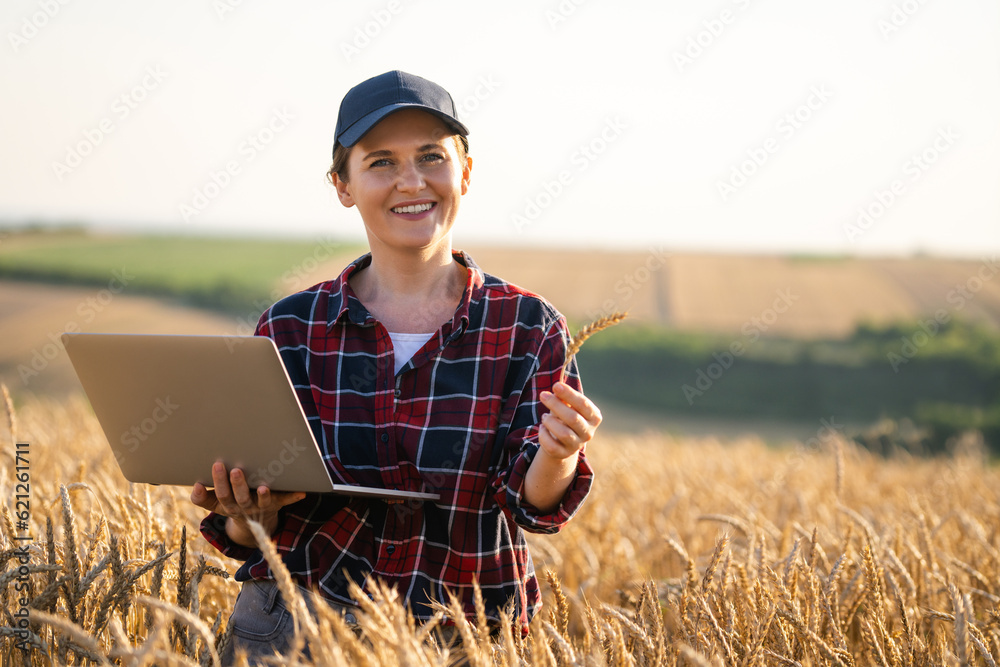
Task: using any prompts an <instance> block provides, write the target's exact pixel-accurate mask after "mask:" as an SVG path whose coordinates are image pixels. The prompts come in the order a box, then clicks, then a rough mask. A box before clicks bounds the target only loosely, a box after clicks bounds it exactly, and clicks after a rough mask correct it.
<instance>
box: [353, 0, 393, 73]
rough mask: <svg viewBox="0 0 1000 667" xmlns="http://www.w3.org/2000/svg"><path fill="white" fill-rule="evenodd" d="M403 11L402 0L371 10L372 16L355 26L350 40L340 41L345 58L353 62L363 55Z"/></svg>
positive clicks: (390, 1) (391, 0)
mask: <svg viewBox="0 0 1000 667" xmlns="http://www.w3.org/2000/svg"><path fill="white" fill-rule="evenodd" d="M402 11H403V2H402V0H389V2H387V3H386V4H385V7H383V8H381V9H375V10H373V11H372V12H371V17H370V18H369V19H368V20H367V21H365V22H364V23H363V24H362V25H356V26H354V35H353V36H352V38H351V40H350V41H349V42H345V41H342V42H340V52H341V54H343V56H344V60H346V61H347V62H351V61H352V60H354V59H355V58H357V57H358V56H360V55H361V52H362V51H364V50H365V49H367V48H368V47H369V46H370V45H371V43H372V42H373V41H374V40H376V39H378V37H379V35H381V34H382V31H383V30H385V29H386V28H387V27H389V24H390V23H392V20H393V19H394V18H395V17H396V16H398V15H399V13H400V12H402Z"/></svg>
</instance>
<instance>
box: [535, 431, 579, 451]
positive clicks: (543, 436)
mask: <svg viewBox="0 0 1000 667" xmlns="http://www.w3.org/2000/svg"><path fill="white" fill-rule="evenodd" d="M538 446H539V447H541V448H542V449H544V450H545V451H546V452H548V453H549V454H550V455H552V456H554V457H556V458H560V459H564V458H566V457H568V456H570V455H572V454H573V452H575V451H577V450H578V449H579V448H578V447H567V446H566V445H564V444H563V443H562V442H561V441H560V440H559V439H558V438H557V437H556V436H555V435H553V434H552V431H550V430H549V429H548V428H546V426H545V425H544V424H542V425H541V426H539V427H538Z"/></svg>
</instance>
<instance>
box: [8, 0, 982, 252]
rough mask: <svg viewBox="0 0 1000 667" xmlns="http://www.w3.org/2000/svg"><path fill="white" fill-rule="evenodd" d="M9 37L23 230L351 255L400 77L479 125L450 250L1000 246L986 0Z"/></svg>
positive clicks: (11, 156)
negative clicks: (91, 227) (382, 107)
mask: <svg viewBox="0 0 1000 667" xmlns="http://www.w3.org/2000/svg"><path fill="white" fill-rule="evenodd" d="M0 28H2V33H3V43H2V44H0V90H2V91H3V97H4V101H3V104H2V105H0V119H2V121H3V122H2V129H0V150H2V155H3V157H4V159H3V160H2V161H0V183H2V184H3V185H2V187H0V220H4V221H8V222H11V221H12V222H23V221H25V220H43V221H49V222H59V221H74V220H76V221H83V222H89V223H98V224H102V225H105V226H112V227H116V228H124V229H135V230H139V229H146V228H156V229H169V230H172V231H178V232H185V233H187V232H190V233H227V234H229V233H236V234H243V233H248V234H267V235H295V236H300V237H307V238H308V237H317V236H329V235H333V236H342V237H345V238H353V239H362V238H363V235H362V225H361V221H360V218H359V217H358V215H357V212H356V211H354V210H347V209H344V208H342V207H341V206H340V204H339V203H338V202H337V200H336V198H335V197H334V194H333V189H332V187H331V186H329V185H328V184H327V183H326V182H325V180H324V174H325V171H326V169H327V168H328V166H329V161H330V148H331V143H332V140H333V131H334V125H335V122H336V114H337V108H338V106H339V103H340V99H341V98H342V97H343V95H344V93H345V92H346V91H347V90H348V88H350V87H351V86H352V85H354V84H356V83H358V82H360V81H362V80H363V79H366V78H368V77H370V76H374V75H376V74H379V73H381V72H384V71H387V70H390V69H402V70H405V71H408V72H412V73H414V74H419V75H421V76H424V77H426V78H429V79H432V80H434V81H436V82H438V83H440V84H441V85H443V86H444V87H445V88H447V89H448V90H449V91H450V92H451V93H452V95H453V97H454V98H455V100H456V102H457V103H458V104H459V107H460V115H461V117H462V119H463V120H464V121H465V123H466V125H468V126H469V128H470V130H471V134H470V137H469V139H470V142H471V146H472V155H473V158H474V160H475V164H474V168H473V175H472V188H471V191H470V193H469V194H468V195H467V196H466V197H465V200H464V201H463V204H462V211H461V213H460V215H459V220H458V226H457V229H456V233H455V241H456V245H457V246H459V247H460V246H461V245H462V243H463V242H469V243H483V242H494V243H499V244H503V245H518V244H530V245H552V244H559V245H576V246H589V247H625V246H632V247H640V248H641V247H658V248H667V249H670V250H681V251H683V250H698V251H702V250H704V251H723V252H734V251H747V252H768V253H770V252H794V253H820V254H825V253H837V254H841V253H857V254H908V253H912V252H915V251H925V252H930V253H933V254H939V255H962V256H970V257H979V256H982V255H984V254H989V253H995V252H996V251H998V250H1000V187H998V186H1000V159H998V156H1000V132H998V124H1000V10H998V4H997V3H996V2H993V1H989V0H952V1H950V2H930V1H928V0H923V1H918V0H841V1H840V2H836V3H833V2H822V3H819V2H803V1H802V0H719V1H717V2H694V1H681V2H665V3H661V2H638V1H631V2H629V1H617V2H609V1H608V0H561V1H559V0H549V1H542V2H538V1H535V0H532V1H528V0H523V1H512V2H504V3H489V4H487V3H478V2H468V1H467V2H458V1H457V0H447V1H442V2H434V1H432V0H392V1H391V2H390V1H387V0H376V1H366V2H319V1H317V0H303V1H301V2H286V3H279V2H274V1H271V2H266V1H265V0H177V1H174V2H170V3H146V2H141V3H140V2H134V1H133V2H125V1H124V0H122V1H118V2H112V1H110V0H71V1H65V2H60V0H25V1H21V0H6V2H5V3H4V11H3V16H2V19H0ZM227 168H229V170H230V171H231V173H226V172H227ZM859 210H860V211H867V212H868V216H869V217H862V218H861V219H860V220H859ZM191 211H196V213H194V214H191ZM185 213H187V214H185ZM185 218H186V219H185Z"/></svg>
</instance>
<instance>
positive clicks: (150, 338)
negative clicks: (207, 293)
mask: <svg viewBox="0 0 1000 667" xmlns="http://www.w3.org/2000/svg"><path fill="white" fill-rule="evenodd" d="M62 341H63V345H64V346H65V347H66V352H67V354H68V355H69V358H70V361H71V362H72V363H73V368H74V369H75V370H76V374H77V377H79V378H80V383H81V384H82V385H83V388H84V391H86V393H87V398H89V399H90V404H91V405H92V406H93V408H94V413H95V414H96V415H97V419H98V421H99V422H100V424H101V428H102V429H103V430H104V434H105V435H106V436H107V438H108V443H109V444H110V445H111V451H112V452H113V453H114V457H115V460H116V461H117V462H118V467H119V468H121V471H122V474H123V475H124V476H125V478H126V479H127V480H129V481H131V482H143V483H148V484H178V485H182V486H190V485H193V484H194V483H195V482H201V483H202V484H204V485H206V486H209V487H210V486H212V464H213V463H214V462H215V461H217V460H222V461H224V462H225V463H226V466H227V468H229V469H232V468H240V469H241V470H243V472H244V474H245V475H246V476H247V481H248V482H249V485H250V487H251V488H255V487H257V486H259V485H261V484H266V485H267V486H268V487H270V488H271V489H273V490H275V491H310V492H321V493H342V494H348V495H356V496H369V497H375V498H384V499H397V500H405V499H415V500H437V499H438V498H439V496H438V494H436V493H422V492H411V491H399V490H394V489H383V488H375V487H366V486H354V485H349V484H335V483H334V482H333V480H332V478H331V477H330V473H329V471H328V469H327V465H326V462H325V461H324V460H323V457H322V454H321V452H320V449H319V446H318V445H317V444H316V440H315V438H314V437H313V433H312V430H311V429H310V427H309V423H308V422H307V421H306V416H305V413H304V412H303V411H302V406H301V405H300V404H299V401H298V398H297V397H296V395H295V390H294V388H293V387H292V383H291V380H290V379H289V378H288V373H287V372H286V371H285V367H284V365H282V363H281V357H280V355H279V354H278V349H277V347H276V346H275V344H274V341H272V340H271V339H270V338H265V337H262V336H176V335H150V334H85V333H65V334H63V335H62Z"/></svg>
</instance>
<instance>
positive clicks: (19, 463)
mask: <svg viewBox="0 0 1000 667" xmlns="http://www.w3.org/2000/svg"><path fill="white" fill-rule="evenodd" d="M14 447H15V449H14V480H15V482H14V497H13V498H12V500H13V502H12V503H11V506H12V507H13V508H14V523H15V526H16V530H15V534H14V540H15V545H14V558H15V559H17V562H18V568H17V577H16V578H15V580H14V604H13V605H12V607H13V609H14V611H13V612H12V615H13V617H14V634H15V636H16V638H17V642H16V644H15V645H16V646H17V648H19V649H21V650H22V651H27V650H28V639H29V637H30V636H31V632H30V631H29V630H28V604H29V602H30V600H29V599H28V588H29V586H30V580H29V575H30V574H31V569H30V568H29V567H28V563H29V562H30V560H31V556H30V554H29V552H28V543H29V542H31V465H30V456H29V453H30V449H31V447H30V445H29V444H28V443H26V442H19V443H17V444H16V445H15V446H14Z"/></svg>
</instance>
